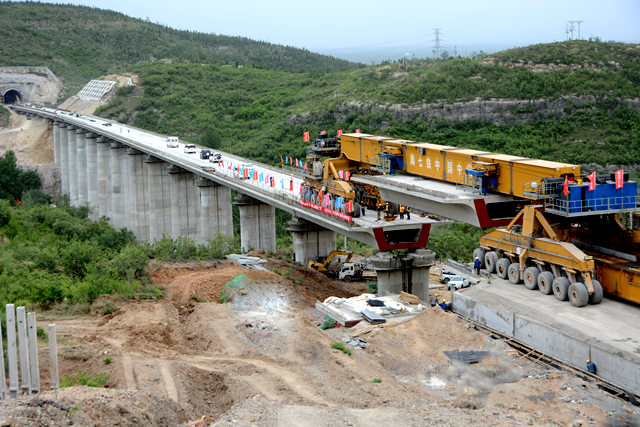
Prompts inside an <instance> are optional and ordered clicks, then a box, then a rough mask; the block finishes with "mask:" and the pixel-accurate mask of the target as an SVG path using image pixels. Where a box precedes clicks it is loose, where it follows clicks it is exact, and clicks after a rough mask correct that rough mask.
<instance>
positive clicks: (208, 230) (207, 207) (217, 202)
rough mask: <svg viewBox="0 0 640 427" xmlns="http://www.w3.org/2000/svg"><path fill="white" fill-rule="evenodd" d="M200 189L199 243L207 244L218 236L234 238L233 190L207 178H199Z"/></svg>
mask: <svg viewBox="0 0 640 427" xmlns="http://www.w3.org/2000/svg"><path fill="white" fill-rule="evenodd" d="M196 185H197V186H198V188H199V189H200V226H199V229H198V237H197V239H198V241H199V242H202V243H205V242H207V241H208V240H212V239H215V238H216V237H217V235H218V234H224V235H227V236H233V213H232V206H231V189H229V188H227V187H224V186H222V185H220V184H217V183H215V182H213V181H211V180H208V179H206V178H202V177H198V178H197V179H196Z"/></svg>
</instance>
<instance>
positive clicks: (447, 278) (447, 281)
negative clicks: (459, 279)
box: [442, 277, 451, 285]
mask: <svg viewBox="0 0 640 427" xmlns="http://www.w3.org/2000/svg"><path fill="white" fill-rule="evenodd" d="M449 280H451V277H445V278H444V280H443V281H442V283H444V284H445V285H447V284H448V283H449Z"/></svg>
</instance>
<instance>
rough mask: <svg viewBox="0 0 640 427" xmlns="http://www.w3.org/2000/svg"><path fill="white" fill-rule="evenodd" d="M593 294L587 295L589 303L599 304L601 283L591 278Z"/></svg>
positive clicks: (600, 300)
mask: <svg viewBox="0 0 640 427" xmlns="http://www.w3.org/2000/svg"><path fill="white" fill-rule="evenodd" d="M591 284H592V285H593V295H589V304H600V303H601V302H602V294H603V293H602V285H601V284H600V282H598V281H597V280H592V281H591Z"/></svg>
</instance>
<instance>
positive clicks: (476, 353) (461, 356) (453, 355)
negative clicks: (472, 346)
mask: <svg viewBox="0 0 640 427" xmlns="http://www.w3.org/2000/svg"><path fill="white" fill-rule="evenodd" d="M443 353H444V354H446V355H447V357H448V358H449V359H451V360H457V361H460V362H464V363H468V364H471V363H478V362H480V361H481V360H482V359H484V358H485V357H487V356H488V355H489V352H488V351H486V350H454V351H447V350H445V351H443Z"/></svg>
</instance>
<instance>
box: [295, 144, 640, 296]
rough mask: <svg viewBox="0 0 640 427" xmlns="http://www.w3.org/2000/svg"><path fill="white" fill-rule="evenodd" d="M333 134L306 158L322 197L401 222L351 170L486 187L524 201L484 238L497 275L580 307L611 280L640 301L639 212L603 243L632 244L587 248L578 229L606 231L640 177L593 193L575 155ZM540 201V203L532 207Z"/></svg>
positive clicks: (632, 206)
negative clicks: (530, 154) (564, 157)
mask: <svg viewBox="0 0 640 427" xmlns="http://www.w3.org/2000/svg"><path fill="white" fill-rule="evenodd" d="M325 141H326V140H325ZM325 141H322V140H318V141H316V147H314V149H311V150H310V151H308V155H307V162H308V163H309V164H310V165H311V166H312V168H310V172H308V173H306V174H305V188H304V189H303V199H304V198H307V199H309V201H316V200H317V201H318V202H319V197H320V196H323V195H326V194H330V195H331V196H332V197H341V198H344V199H347V200H352V201H353V202H354V203H353V204H354V206H355V209H354V211H353V213H352V215H353V216H358V215H359V212H360V207H359V205H364V206H367V207H368V208H369V209H376V208H379V209H381V210H384V212H385V219H386V220H394V219H395V210H396V208H397V206H396V205H393V206H389V204H388V203H387V202H386V201H384V200H382V198H381V196H380V192H379V190H378V189H377V187H375V186H374V185H362V184H354V183H353V182H349V180H348V179H347V176H348V175H353V174H359V175H381V174H394V173H396V172H400V173H407V174H411V175H416V176H421V177H424V178H428V179H436V180H439V181H446V182H450V183H454V184H456V185H463V186H466V187H468V188H470V189H472V190H474V191H476V193H479V194H481V195H484V194H487V193H490V192H493V193H499V194H503V195H508V196H510V197H511V198H512V200H514V201H517V202H522V204H523V205H525V208H524V209H523V210H521V211H520V213H519V214H518V215H517V216H516V217H515V218H514V220H513V221H512V222H511V224H510V225H509V226H508V227H507V228H506V229H498V230H494V231H491V232H489V233H487V234H486V235H484V236H483V237H482V238H481V240H480V243H481V248H479V249H477V250H476V252H475V253H474V256H478V257H479V258H480V259H481V261H482V262H483V264H484V265H486V267H487V270H488V271H489V273H495V272H497V273H498V275H500V276H501V277H503V278H509V279H511V280H512V281H514V283H517V282H519V281H520V280H521V279H524V282H525V286H527V287H528V288H530V289H536V288H537V289H539V290H540V291H541V292H543V293H546V294H550V293H554V295H555V296H556V298H558V299H561V300H566V299H567V298H569V299H570V300H571V302H572V303H573V304H574V305H577V306H581V305H584V304H586V303H587V302H591V303H594V304H596V303H598V302H600V301H601V299H602V287H604V289H605V290H606V291H607V292H610V293H612V294H614V295H616V296H619V297H621V298H624V299H627V300H629V301H634V302H636V303H640V263H638V259H639V258H640V249H638V248H640V215H638V214H634V215H633V216H632V218H633V227H632V228H631V229H630V230H627V231H626V232H625V233H623V234H624V235H622V236H621V237H620V239H618V240H617V241H616V242H609V241H607V240H606V239H604V242H605V243H604V244H603V245H602V247H613V248H623V249H628V251H627V252H625V251H624V250H622V251H621V252H622V253H621V252H619V251H617V250H614V251H610V250H605V251H604V253H602V251H600V250H598V246H593V245H590V244H589V243H590V242H594V241H595V239H594V237H593V236H592V235H586V237H584V239H583V240H584V242H586V243H587V244H586V247H582V246H580V249H579V248H578V247H577V246H576V245H577V244H578V243H576V244H574V243H575V242H574V238H575V237H576V236H575V235H574V233H573V232H572V231H571V230H574V231H575V230H576V229H577V227H579V225H578V224H579V223H584V222H588V221H591V224H590V227H591V229H598V228H601V227H600V226H601V225H602V224H603V221H605V218H607V217H611V216H612V215H615V214H617V213H618V212H622V211H624V212H633V211H634V210H637V208H638V196H637V184H636V183H635V182H632V181H627V180H626V179H625V182H624V185H623V186H622V188H620V189H619V187H618V184H617V183H616V184H615V185H614V184H613V183H612V179H613V178H611V179H608V177H606V176H605V177H604V178H603V180H604V181H603V182H600V183H599V184H598V186H597V189H596V191H593V192H592V191H591V190H587V189H586V188H585V187H586V186H587V184H585V183H583V180H586V179H585V178H584V177H581V176H580V166H578V165H573V164H568V163H559V162H552V161H547V160H537V159H529V158H524V157H518V156H511V155H507V154H499V153H488V152H484V151H479V150H472V149H466V148H458V147H453V146H446V145H438V144H430V143H423V142H414V141H408V140H404V139H395V138H389V137H385V136H375V135H368V134H362V133H349V134H343V135H342V136H341V137H340V138H339V139H338V138H335V139H333V140H332V145H330V147H329V148H327V147H328V146H329V144H327V143H326V142H325ZM347 172H348V174H347ZM532 203H539V204H540V206H535V207H534V206H527V205H530V204H532ZM543 206H544V209H543ZM543 212H545V213H546V214H547V215H548V214H553V215H555V216H557V217H555V216H554V221H555V218H557V219H558V222H559V223H560V225H561V226H564V227H565V229H564V232H563V233H561V234H560V235H559V234H557V233H558V230H556V229H554V228H552V227H551V226H550V225H549V223H548V222H547V221H546V220H545V218H544V217H543V215H542V213H543ZM601 240H603V239H601ZM631 248H635V249H633V250H632V249H631ZM628 252H632V253H628ZM627 255H628V256H627ZM594 260H595V262H594ZM510 272H511V273H510ZM596 277H598V278H599V279H600V282H602V285H600V282H599V281H598V280H596V279H595V278H596ZM585 295H586V296H585Z"/></svg>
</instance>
